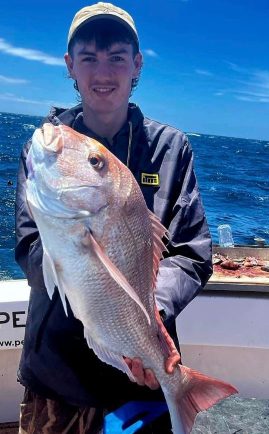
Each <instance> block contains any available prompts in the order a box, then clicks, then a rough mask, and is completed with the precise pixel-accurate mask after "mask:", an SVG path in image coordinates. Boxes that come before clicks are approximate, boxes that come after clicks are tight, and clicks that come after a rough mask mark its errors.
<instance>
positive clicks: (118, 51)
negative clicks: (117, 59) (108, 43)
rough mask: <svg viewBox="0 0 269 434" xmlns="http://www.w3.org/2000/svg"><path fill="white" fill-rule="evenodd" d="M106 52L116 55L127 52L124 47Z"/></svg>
mask: <svg viewBox="0 0 269 434" xmlns="http://www.w3.org/2000/svg"><path fill="white" fill-rule="evenodd" d="M108 54H112V55H117V54H128V50H126V48H119V49H118V50H111V51H109V52H108Z"/></svg>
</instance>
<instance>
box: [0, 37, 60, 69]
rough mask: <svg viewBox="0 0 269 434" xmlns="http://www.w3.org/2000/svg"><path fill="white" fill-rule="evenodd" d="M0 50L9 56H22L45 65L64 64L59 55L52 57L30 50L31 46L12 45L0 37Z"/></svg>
mask: <svg viewBox="0 0 269 434" xmlns="http://www.w3.org/2000/svg"><path fill="white" fill-rule="evenodd" d="M0 51H2V52H3V53H6V54H10V55H11V56H16V57H22V58H23V59H26V60H35V61H37V62H41V63H45V64H46V65H53V66H64V60H63V59H61V58H60V57H53V56H50V55H49V54H46V53H43V52H42V51H38V50H32V49H31V48H22V47H14V46H13V45H11V44H9V43H8V42H6V41H5V40H4V39H2V38H0Z"/></svg>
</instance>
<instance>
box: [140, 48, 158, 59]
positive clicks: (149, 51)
mask: <svg viewBox="0 0 269 434" xmlns="http://www.w3.org/2000/svg"><path fill="white" fill-rule="evenodd" d="M143 52H144V53H145V54H146V56H149V57H158V54H157V53H156V51H154V50H152V49H151V48H146V49H145V50H143Z"/></svg>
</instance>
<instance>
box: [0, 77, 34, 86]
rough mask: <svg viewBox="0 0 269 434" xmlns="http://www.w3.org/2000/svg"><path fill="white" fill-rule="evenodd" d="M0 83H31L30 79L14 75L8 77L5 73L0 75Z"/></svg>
mask: <svg viewBox="0 0 269 434" xmlns="http://www.w3.org/2000/svg"><path fill="white" fill-rule="evenodd" d="M0 83H6V84H26V83H29V81H28V80H25V79H24V78H13V77H6V76H4V75H0Z"/></svg>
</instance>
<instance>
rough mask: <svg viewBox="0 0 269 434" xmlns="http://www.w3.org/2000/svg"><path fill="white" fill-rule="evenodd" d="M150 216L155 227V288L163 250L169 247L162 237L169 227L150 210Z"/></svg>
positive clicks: (153, 277)
mask: <svg viewBox="0 0 269 434" xmlns="http://www.w3.org/2000/svg"><path fill="white" fill-rule="evenodd" d="M149 217H150V220H151V224H152V229H153V275H152V286H153V288H155V284H156V279H157V273H158V269H159V262H160V259H162V258H163V252H165V251H166V252H167V248H166V246H165V244H164V243H163V241H162V238H163V237H164V236H166V235H167V233H168V232H167V229H166V228H165V227H164V226H163V225H162V223H161V222H160V220H159V219H158V217H157V216H156V215H155V214H154V213H153V212H151V211H149Z"/></svg>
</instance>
